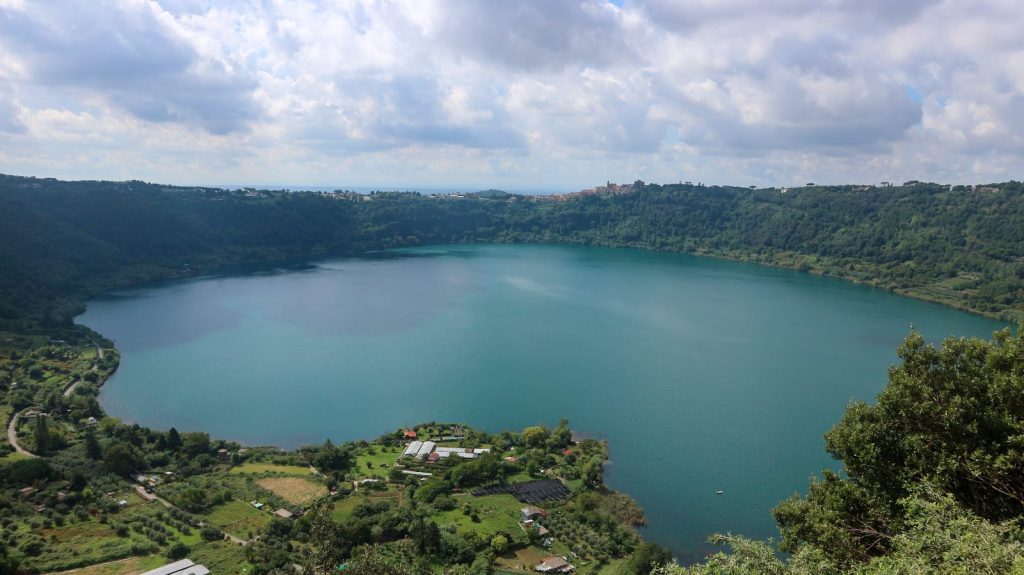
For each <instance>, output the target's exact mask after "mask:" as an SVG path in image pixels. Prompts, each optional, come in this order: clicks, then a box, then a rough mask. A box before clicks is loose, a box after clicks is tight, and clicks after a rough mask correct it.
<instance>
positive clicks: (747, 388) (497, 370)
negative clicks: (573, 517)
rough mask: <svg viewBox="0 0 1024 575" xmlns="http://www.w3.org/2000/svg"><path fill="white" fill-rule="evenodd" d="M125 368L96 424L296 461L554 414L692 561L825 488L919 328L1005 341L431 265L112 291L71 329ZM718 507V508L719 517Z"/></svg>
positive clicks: (816, 280) (808, 305) (490, 255)
mask: <svg viewBox="0 0 1024 575" xmlns="http://www.w3.org/2000/svg"><path fill="white" fill-rule="evenodd" d="M78 321H79V322H80V323H84V324H86V325H88V326H90V327H92V328H94V329H96V330H97V331H99V332H100V333H102V334H103V335H105V336H107V337H109V338H111V339H113V340H114V341H115V342H116V345H117V346H118V348H119V349H120V350H121V352H122V363H121V367H120V369H119V370H118V371H117V373H116V374H115V375H114V377H113V378H112V379H111V380H110V381H109V382H107V384H106V385H105V386H104V388H103V391H102V394H101V397H100V399H101V403H102V405H103V407H104V409H105V410H106V411H107V413H109V414H110V415H113V416H117V417H122V418H124V419H125V420H128V421H136V422H139V423H141V424H143V425H147V426H150V427H154V428H158V429H167V428H169V427H171V426H174V427H176V428H177V429H179V430H182V431H184V430H203V431H207V432H209V433H210V434H211V435H213V436H215V437H221V438H228V439H234V440H238V441H241V442H244V443H248V444H274V445H280V446H283V447H295V446H298V445H301V444H304V443H319V442H322V441H323V440H324V439H325V438H327V437H330V438H331V439H332V440H334V441H345V440H352V439H362V438H372V437H376V436H378V435H380V434H382V433H384V432H386V431H389V430H392V429H394V428H397V427H400V426H404V425H412V424H415V423H418V422H423V421H429V420H438V421H461V422H465V423H467V424H470V425H473V426H476V427H480V428H483V429H486V430H488V431H492V432H496V431H500V430H503V429H521V428H523V427H525V426H528V425H534V424H537V423H544V424H547V425H555V424H557V422H558V420H559V419H560V418H562V417H567V418H569V419H570V420H571V422H572V427H573V429H574V430H578V431H580V432H582V433H585V434H589V435H591V436H595V437H599V438H602V439H607V440H608V441H609V444H610V448H611V456H612V460H611V462H610V464H609V465H608V467H607V470H606V479H607V482H608V483H609V485H610V486H611V487H612V488H614V489H618V490H621V491H623V492H625V493H628V494H630V495H631V496H633V497H634V498H635V499H637V501H638V502H639V503H640V504H641V505H642V506H643V507H644V508H645V510H646V511H647V515H648V522H649V525H648V527H646V528H644V529H643V534H644V536H645V537H647V538H649V539H651V540H654V541H656V542H658V543H661V544H664V545H668V546H669V547H671V548H672V549H673V551H675V553H676V554H677V556H679V558H680V559H681V560H683V561H689V560H694V559H699V558H700V557H701V556H702V555H703V554H705V553H706V552H708V551H709V550H710V549H709V548H708V546H707V544H706V543H705V542H704V540H705V539H706V537H707V536H708V535H709V534H711V533H714V532H724V531H731V532H733V533H741V534H744V535H748V536H751V537H757V538H763V537H769V536H777V529H776V527H775V525H774V522H773V521H772V518H771V514H770V511H771V509H772V507H773V506H774V505H775V504H776V503H777V502H778V501H779V500H781V499H784V498H785V497H787V496H789V495H791V494H793V493H795V492H802V491H804V490H805V489H806V486H807V483H808V479H809V478H810V476H811V475H813V474H820V472H821V470H822V469H823V468H825V467H836V464H835V462H833V461H831V460H830V459H829V457H828V455H827V454H826V453H825V452H824V448H823V440H822V435H823V434H824V433H825V432H826V431H827V430H828V429H829V428H830V427H831V426H832V425H833V424H834V423H835V422H836V421H838V419H839V417H840V416H841V414H842V412H843V410H844V408H845V407H846V405H847V403H848V402H849V401H851V400H853V399H861V400H868V401H870V400H872V399H873V397H874V396H875V395H876V394H877V393H878V392H879V391H880V390H881V389H882V387H883V386H884V385H885V382H886V369H887V368H888V367H889V366H890V365H891V364H893V363H894V362H895V361H896V355H895V350H896V347H897V346H898V345H899V344H900V342H901V341H902V340H903V338H904V337H905V336H906V335H907V333H908V331H909V329H910V326H911V325H913V326H915V327H916V328H917V329H918V330H919V331H921V332H922V333H923V334H924V336H925V337H926V338H928V339H930V340H932V341H938V340H940V339H942V338H944V337H948V336H967V337H970V336H977V337H988V336H989V335H990V334H991V332H992V331H994V330H997V329H1000V328H1002V327H1004V326H1003V325H1002V324H1001V323H999V322H996V321H993V320H989V319H985V318H981V317H977V316H973V315H970V314H967V313H964V312H959V311H956V310H953V309H949V308H945V307H942V306H939V305H935V304H930V303H925V302H920V301H916V300H912V299H907V298H902V297H898V296H895V295H893V294H890V293H887V292H885V291H881V290H877V289H872V288H868V287H865V286H858V285H853V284H850V283H846V282H842V281H839V280H832V279H828V278H822V277H817V276H812V275H808V274H804V273H799V272H796V271H792V270H781V269H774V268H768V267H761V266H756V265H751V264H742V263H736V262H728V261H721V260H715V259H709V258H699V257H693V256H685V255H668V254H658V253H650V252H642V251H633V250H614V249H599V248H585V247H566V246H512V245H502V246H492V245H477V246H464V245H460V246H440V247H436V246H435V247H430V248H422V249H416V250H409V251H406V252H402V253H399V254H397V257H386V258H381V257H376V258H364V259H341V260H331V261H325V262H321V263H320V264H319V265H316V266H312V267H308V268H303V269H290V270H281V271H279V272H276V273H267V272H263V273H258V274H244V275H238V276H228V277H213V278H203V279H196V280H190V281H184V282H178V283H173V284H167V285H163V286H150V287H146V288H143V289H138V290H133V291H124V292H118V293H116V294H111V295H109V296H105V297H102V298H98V299H95V300H93V301H91V302H90V303H89V306H88V311H87V312H86V313H85V314H84V315H83V316H81V317H79V318H78ZM717 490H724V491H725V494H724V495H720V496H717V495H715V492H716V491H717Z"/></svg>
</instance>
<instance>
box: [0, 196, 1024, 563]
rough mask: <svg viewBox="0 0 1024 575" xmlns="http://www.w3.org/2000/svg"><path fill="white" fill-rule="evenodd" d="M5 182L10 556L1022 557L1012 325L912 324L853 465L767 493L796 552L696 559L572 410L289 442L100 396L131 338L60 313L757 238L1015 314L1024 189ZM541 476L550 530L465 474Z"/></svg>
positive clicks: (771, 246)
mask: <svg viewBox="0 0 1024 575" xmlns="http://www.w3.org/2000/svg"><path fill="white" fill-rule="evenodd" d="M2 179H3V183H2V184H0V204H2V205H0V207H2V208H3V209H4V213H5V214H11V217H10V220H11V222H12V225H11V226H6V225H5V226H3V227H0V234H2V235H3V238H0V239H2V240H3V241H2V242H0V265H2V266H3V270H4V271H3V274H2V275H0V302H2V308H3V309H2V310H0V316H2V320H0V321H2V322H3V323H2V324H0V325H2V326H3V328H4V329H6V330H7V331H3V332H0V390H2V391H3V400H2V401H0V416H2V419H3V421H4V422H5V423H9V422H14V426H13V433H14V437H15V439H16V441H17V443H18V445H19V446H20V447H22V448H23V449H25V450H27V451H28V452H30V454H21V453H17V452H15V449H14V446H13V445H11V444H10V443H9V442H8V441H7V440H6V439H4V440H3V441H2V442H0V456H2V457H0V485H2V489H0V516H2V519H0V573H17V572H23V571H24V572H51V571H57V570H63V569H71V568H76V567H81V566H87V565H99V564H101V563H104V562H109V561H121V562H120V563H114V564H112V565H110V566H107V567H102V568H101V567H97V568H96V572H97V573H101V572H108V573H114V572H131V571H132V570H136V571H137V570H139V569H143V568H149V567H153V566H156V565H159V564H161V563H162V562H165V561H169V560H170V559H172V558H177V557H181V556H185V555H188V556H189V557H190V558H191V559H193V560H195V561H196V562H198V563H204V564H206V565H207V566H209V567H210V568H211V569H212V570H214V572H216V573H221V572H223V573H243V572H244V573H275V572H293V565H302V566H304V567H305V569H306V570H307V572H310V573H326V572H331V571H334V570H335V569H336V568H337V565H338V564H340V563H342V562H344V563H345V564H346V572H353V573H356V574H359V575H361V574H364V573H365V574H369V573H397V574H405V573H409V574H412V573H417V574H420V573H451V574H457V575H462V574H469V573H473V574H478V573H480V574H482V573H525V572H530V570H531V569H532V568H533V566H535V565H536V564H537V563H538V562H539V561H541V560H543V558H544V557H546V556H548V555H554V556H559V557H561V556H564V557H567V558H570V559H571V560H572V561H573V563H574V565H575V566H576V569H577V572H580V573H587V574H590V573H601V574H604V575H612V574H618V573H625V574H627V575H633V574H636V575H647V574H648V573H650V572H652V571H654V572H656V573H659V574H660V575H681V574H684V573H685V574H694V575H695V574H712V573H714V574H731V573H737V574H739V573H764V574H769V573H771V574H780V573H791V574H811V573H824V574H830V573H833V574H837V575H838V574H854V573H926V572H936V573H1024V560H1022V559H1021V557H1022V556H1024V532H1022V525H1024V480H1022V479H1021V478H1024V444H1022V439H1021V438H1022V437H1024V384H1022V382H1024V338H1022V336H1021V334H1020V333H1018V334H1017V335H1012V334H1011V333H1010V332H1009V331H1004V332H999V333H997V334H996V335H995V336H994V338H993V340H991V341H979V340H956V339H951V340H947V341H946V342H944V343H943V344H942V346H941V347H940V348H938V349H936V348H934V347H932V346H929V345H926V344H925V343H924V341H923V339H922V338H921V337H920V336H919V335H917V334H914V333H912V334H911V335H910V336H909V337H908V338H907V340H906V341H905V342H904V344H903V346H901V348H900V350H899V357H900V364H899V365H897V366H895V367H894V368H893V369H892V370H891V371H890V374H889V385H888V386H887V387H886V389H885V390H884V391H883V392H882V394H881V395H880V396H879V398H878V401H877V404H875V405H867V404H861V403H857V404H853V405H851V406H850V407H849V409H848V410H847V413H846V415H845V416H844V418H843V419H842V421H841V422H840V423H839V424H838V425H837V426H836V427H835V428H834V429H833V430H832V431H831V432H830V433H829V434H828V435H827V437H826V447H827V449H828V451H829V453H830V454H832V455H833V456H834V457H836V458H837V459H838V460H840V461H842V462H843V463H844V466H845V470H846V474H845V475H838V474H834V473H830V472H826V473H824V475H823V477H822V478H821V479H819V480H815V481H813V482H812V483H811V485H810V487H809V490H808V492H807V495H806V496H802V497H801V496H794V497H793V498H791V499H789V500H787V501H784V502H782V503H780V505H779V506H778V508H777V509H776V510H775V518H776V520H777V522H778V524H779V526H780V532H781V541H780V543H779V544H778V546H776V544H775V543H773V542H760V541H751V540H748V539H744V538H742V537H739V536H733V535H722V536H716V538H715V541H716V542H718V543H721V544H723V545H724V546H726V548H727V550H726V552H723V553H721V554H718V555H715V556H712V557H710V558H708V559H707V560H706V561H705V562H703V563H700V564H697V565H691V566H679V565H675V564H673V563H672V562H671V561H670V555H669V554H668V553H667V552H666V551H665V550H664V549H662V548H660V547H658V546H656V545H652V544H649V543H644V542H643V541H642V540H641V539H640V538H639V537H637V535H636V533H635V531H634V530H633V529H632V527H633V526H636V525H640V524H642V523H643V514H642V511H641V510H640V509H639V508H638V507H637V506H636V505H635V504H634V503H632V501H631V500H629V499H628V498H627V497H625V496H623V495H621V494H615V493H612V492H610V491H608V490H606V489H604V488H603V486H602V480H601V470H602V463H603V462H604V460H605V458H606V457H607V451H606V447H605V446H604V445H603V444H601V443H599V442H596V441H593V440H584V441H580V442H573V441H572V438H571V435H570V434H569V431H568V424H567V422H563V423H562V424H560V425H559V426H558V427H556V428H554V429H544V428H539V427H538V428H528V429H526V430H523V431H522V432H518V433H499V434H496V435H490V434H487V433H484V432H481V431H476V430H469V429H464V428H461V426H454V425H451V424H438V423H429V424H425V425H421V426H418V427H417V428H416V429H415V430H414V431H415V435H416V439H417V440H426V439H429V438H432V437H438V438H443V437H452V435H448V434H449V433H454V432H455V431H454V430H456V429H460V432H461V435H458V436H455V437H457V439H454V440H448V441H441V442H440V443H441V444H447V445H459V446H462V447H485V448H487V449H490V450H491V453H486V454H482V455H481V456H480V457H479V458H476V459H472V460H466V461H463V460H461V459H460V458H457V457H452V458H449V459H445V460H438V461H437V462H435V463H433V464H428V463H426V462H425V461H413V460H408V461H405V462H404V463H403V467H402V468H400V467H398V466H396V465H395V463H396V462H398V460H399V456H400V455H401V453H402V449H403V446H404V445H405V443H406V442H407V441H410V440H411V438H408V439H407V438H406V437H405V434H404V430H397V431H395V432H393V433H388V434H385V435H383V436H382V437H380V438H378V439H376V440H373V441H362V442H352V443H346V444H343V445H334V444H332V443H330V442H329V441H328V442H325V443H324V444H321V445H316V446H308V447H305V448H301V449H298V450H295V451H292V452H282V451H281V450H279V449H276V448H269V447H245V446H241V445H238V444H235V443H232V442H225V441H219V440H216V439H211V438H210V437H209V436H208V435H206V434H204V433H178V432H177V431H176V430H174V429H171V430H167V431H158V430H150V429H146V428H143V427H140V426H137V425H126V424H123V423H121V422H119V421H117V420H116V419H113V418H107V417H105V416H104V414H103V413H102V411H101V410H100V408H99V405H98V403H97V401H96V396H97V393H98V390H99V386H100V385H102V383H103V382H104V381H105V380H106V378H107V377H109V375H110V374H111V373H113V371H114V370H115V369H116V367H117V363H118V355H117V352H116V350H115V349H113V346H112V345H111V342H109V341H107V340H105V339H104V338H103V337H102V336H101V335H100V334H96V333H94V332H92V331H91V330H89V329H88V328H86V327H83V326H73V325H70V323H69V322H70V318H71V317H72V316H73V314H74V313H75V312H76V311H78V310H80V309H81V305H82V303H81V302H82V301H83V298H85V297H87V296H89V295H90V294H95V293H97V292H99V291H102V290H106V289H110V288H113V287H117V286H124V285H131V284H134V283H137V282H140V281H147V280H155V279H161V278H169V277H178V276H188V275H193V274H196V273H201V272H203V271H209V270H215V269H223V268H224V267H225V266H229V265H236V264H243V263H257V262H264V263H273V262H284V261H295V260H302V259H305V258H309V257H314V256H321V255H330V254H343V253H362V252H365V251H366V250H370V249H380V248H387V247H398V246H405V245H417V244H425V243H439V242H471V241H503V242H506V241H507V242H511V241H516V242H519V241H522V242H527V241H531V242H567V243H581V244H593V245H617V246H630V247H642V248H649V249H659V250H666V251H682V252H692V253H703V254H710V255H718V256H723V257H732V258H735V259H749V260H751V261H760V262H762V263H770V264H775V265H786V266H790V267H796V268H799V269H806V270H809V271H817V272H820V273H829V274H831V275H837V276H842V277H850V278H852V279H858V280H859V281H865V282H868V283H873V284H876V285H879V286H882V287H887V288H890V289H895V290H901V291H903V292H906V293H911V294H913V295H917V296H918V297H925V298H928V299H935V300H943V298H946V299H945V300H944V301H945V303H949V304H951V305H957V306H961V307H965V308H970V309H972V310H974V311H978V312H985V313H989V314H1001V315H1003V317H1008V318H1012V317H1019V316H1015V315H1014V314H1015V313H1017V312H1019V311H1020V309H1021V299H1022V291H1021V289H1022V288H1021V278H1022V275H1024V272H1022V268H1021V265H1022V264H1021V258H1022V256H1021V254H1020V253H1019V251H1020V250H1021V249H1022V248H1021V246H1024V243H1022V242H1021V239H1024V238H1019V237H1018V236H1019V234H1021V233H1024V232H1022V229H1024V228H1022V227H1021V226H1017V225H1016V223H1017V222H1020V221H1021V218H1020V209H1021V206H1024V204H1022V203H1021V199H1020V198H1021V195H1022V194H1021V192H1022V190H1021V187H1020V184H1017V183H1010V184H1002V185H993V186H988V187H986V189H984V190H981V191H971V190H966V189H964V190H956V189H953V190H949V189H946V188H944V187H940V186H935V185H931V184H915V185H910V186H904V187H900V188H867V189H857V188H802V189H799V190H790V191H788V192H787V193H785V194H782V193H780V191H779V190H754V191H751V190H745V189H738V188H701V187H696V186H686V185H681V186H656V185H639V184H637V185H636V186H634V187H635V189H633V190H632V191H630V192H628V193H619V194H607V195H582V196H573V197H568V198H563V199H560V200H551V199H549V200H543V201H542V200H530V199H528V198H525V197H521V196H515V195H509V194H501V193H489V194H485V195H481V196H470V197H468V198H458V199H455V198H444V199H442V198H431V197H424V196H419V195H416V194H375V195H374V196H373V197H372V199H369V200H367V199H363V198H362V197H360V196H354V195H350V194H339V195H336V196H324V195H320V194H305V193H300V194H292V193H286V192H245V191H242V192H229V191H223V190H205V189H191V188H188V189H186V188H166V187H163V186H155V185H151V184H143V183H140V182H127V183H109V182H57V181H54V180H34V179H30V178H14V177H3V178H2ZM822 376H823V377H827V374H822ZM16 416H17V418H16ZM33 454H35V455H40V456H42V457H34V456H33ZM385 466H386V467H385ZM403 470H407V471H418V472H423V473H431V474H432V475H431V476H430V477H429V478H426V477H424V476H416V475H407V474H405V473H402V471H403ZM140 476H141V477H140ZM542 479H543V480H546V479H553V480H556V481H559V482H560V483H561V484H563V485H565V486H567V487H568V489H569V490H570V492H571V497H569V498H568V499H567V500H566V501H564V502H550V503H545V504H544V507H545V510H546V512H547V515H546V516H544V517H543V518H542V519H540V520H539V521H538V522H537V523H536V524H535V527H534V526H530V527H527V526H525V525H524V524H523V523H522V522H521V521H520V518H519V517H517V516H516V513H518V512H519V510H520V508H521V506H522V505H523V503H522V502H520V501H517V500H516V499H515V498H514V497H513V496H512V495H509V494H493V495H481V496H479V497H477V496H474V495H473V494H472V491H473V490H475V489H476V488H477V487H483V486H488V485H494V484H507V483H523V482H527V481H530V480H542ZM256 504H259V505H256ZM277 510H284V511H287V512H288V513H290V514H293V515H295V517H293V518H291V519H286V518H284V517H281V516H278V515H275V514H274V512H275V511H277ZM283 515H284V514H283ZM540 527H544V529H546V530H547V531H549V532H550V534H551V536H550V539H551V541H550V544H549V545H545V543H546V541H547V540H546V539H545V538H543V536H542V535H541V532H540ZM778 550H783V551H787V552H789V553H790V555H788V556H787V557H784V558H782V557H779V556H778V554H777V553H776V552H777V551H778ZM119 565H120V566H121V567H123V569H124V570H121V567H119ZM108 568H109V569H111V570H109V571H107V569H108Z"/></svg>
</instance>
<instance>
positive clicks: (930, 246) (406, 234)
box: [0, 176, 1024, 327]
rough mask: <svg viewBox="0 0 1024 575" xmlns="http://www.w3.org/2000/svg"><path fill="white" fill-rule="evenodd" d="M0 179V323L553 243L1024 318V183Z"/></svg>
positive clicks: (51, 319) (52, 322)
mask: <svg viewBox="0 0 1024 575" xmlns="http://www.w3.org/2000/svg"><path fill="white" fill-rule="evenodd" d="M255 195H256V196H258V197H251V196H247V195H246V193H245V192H242V191H226V190H220V189H206V188H176V187H168V186H160V185H156V184H148V183H144V182H134V181H133V182H61V181H57V180H52V179H45V180H43V179H35V178H20V177H15V176H0V212H3V213H4V214H7V215H8V218H7V225H5V226H3V227H2V228H0V269H3V270H4V272H5V273H4V274H3V275H2V277H0V324H5V325H9V326H12V327H25V326H30V325H43V326H57V325H66V324H68V323H69V322H70V318H71V317H73V315H74V314H75V313H78V312H80V311H81V309H82V305H81V303H80V302H81V299H82V298H83V297H85V296H88V295H90V294H95V293H97V292H98V291H102V290H104V289H109V288H111V287H114V286H116V285H123V284H124V283H125V282H126V281H128V282H139V281H147V280H152V279H157V278H169V277H178V276H183V275H191V274H195V273H199V272H202V271H204V270H210V269H214V268H223V267H225V266H230V265H237V264H257V265H259V264H261V263H264V264H265V263H279V262H284V261H289V260H301V259H309V258H313V257H318V256H325V255H338V254H356V253H363V252H365V251H367V250H379V249H385V248H391V247H400V246H409V245H423V244H432V243H433V244H436V243H461V242H558V243H576V244H588V245H602V246H628V247H639V248H646V249H654V250H661V251H673V252H690V253H707V254H714V255H720V256H725V257H732V258H737V259H745V260H751V261H759V262H765V263H771V264H776V265H784V266H789V267H794V268H798V269H805V270H812V271H818V272H821V273H828V274H831V275H836V276H840V277H845V278H848V279H853V280H856V281H863V282H868V283H872V284H875V285H879V286H882V287H886V288H890V289H895V290H901V291H903V292H904V293H908V294H911V295H915V296H918V297H923V298H926V299H933V300H937V301H943V302H945V303H949V304H953V305H958V306H961V307H967V308H970V309H974V310H977V311H981V312H986V313H990V314H1000V313H1002V314H1011V315H1012V314H1014V313H1024V304H1022V302H1024V259H1022V256H1024V253H1022V246H1024V231H1022V230H1024V226H1021V225H1020V224H1019V223H1020V222H1021V221H1022V220H1024V185H1022V184H1020V183H1019V182H1009V183H1005V184H998V185H990V186H986V187H985V188H984V191H968V190H965V189H947V188H946V187H945V186H939V185H936V184H920V183H916V184H914V185H908V186H904V187H896V188H871V187H854V186H835V187H811V188H801V189H794V190H789V191H788V192H787V193H780V191H779V190H776V189H766V190H748V189H745V188H733V187H711V188H707V187H702V186H689V185H666V186H660V185H656V184H647V185H643V184H642V182H637V184H636V185H635V186H634V191H633V192H632V193H626V194H609V195H591V196H577V197H573V198H569V199H566V200H564V201H552V200H543V199H537V198H531V197H528V196H516V195H508V194H501V195H499V194H478V195H473V194H471V195H469V196H468V197H465V198H461V199H457V200H445V201H441V200H438V199H435V198H430V197H424V196H421V195H419V194H415V193H406V194H399V193H379V194H374V195H372V196H370V197H367V198H366V199H367V200H370V201H365V200H364V198H363V197H361V196H357V195H343V196H336V197H335V196H322V195H320V194H313V193H290V192H261V193H259V194H255Z"/></svg>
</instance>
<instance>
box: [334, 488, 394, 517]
mask: <svg viewBox="0 0 1024 575" xmlns="http://www.w3.org/2000/svg"><path fill="white" fill-rule="evenodd" d="M381 501H389V502H391V503H392V504H393V505H395V506H396V507H397V506H398V505H401V502H402V494H401V492H399V491H374V492H373V496H372V497H368V496H367V495H366V494H365V493H362V494H354V495H350V496H349V497H346V498H345V499H342V500H341V501H336V502H335V503H334V513H332V514H331V516H332V517H333V518H334V520H335V521H342V520H344V519H346V518H347V517H348V516H350V515H352V511H353V510H354V509H355V508H356V507H359V506H360V505H361V504H363V503H379V502H381Z"/></svg>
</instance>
